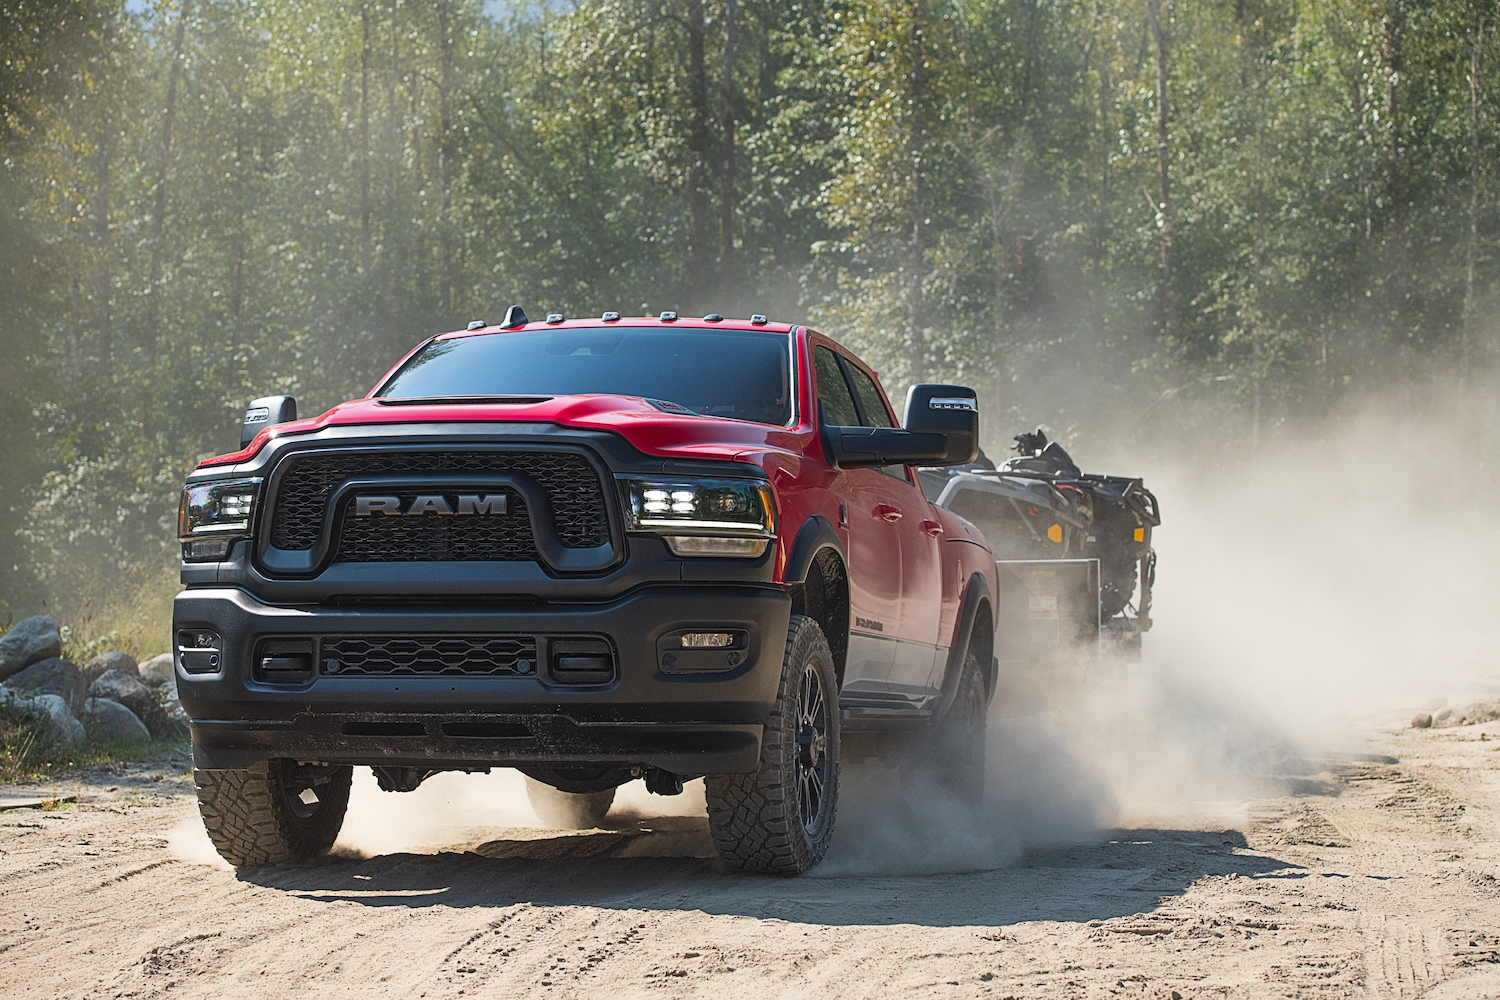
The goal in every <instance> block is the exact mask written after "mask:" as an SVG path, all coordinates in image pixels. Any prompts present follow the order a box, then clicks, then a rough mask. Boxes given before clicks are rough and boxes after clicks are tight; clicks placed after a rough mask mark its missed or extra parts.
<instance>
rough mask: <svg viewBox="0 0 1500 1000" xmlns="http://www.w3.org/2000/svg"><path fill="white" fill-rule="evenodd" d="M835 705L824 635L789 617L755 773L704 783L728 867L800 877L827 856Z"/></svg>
mask: <svg viewBox="0 0 1500 1000" xmlns="http://www.w3.org/2000/svg"><path fill="white" fill-rule="evenodd" d="M838 697H839V696H838V681H837V679H836V676H835V674H834V669H833V654H832V653H831V652H830V651H829V649H828V640H827V639H826V638H825V637H824V636H823V630H822V629H821V628H820V627H819V626H818V623H817V622H816V621H814V620H813V619H811V618H807V617H805V616H803V615H793V616H792V620H791V622H790V624H789V625H788V627H787V637H786V655H785V657H784V658H783V660H782V664H781V682H780V684H779V686H778V688H777V691H776V704H775V706H774V707H773V708H772V709H771V714H770V716H769V717H768V718H767V719H766V722H765V735H764V736H763V737H762V739H761V747H760V767H759V768H758V769H757V770H756V771H755V773H754V774H720V775H710V776H709V777H708V778H707V779H706V780H705V781H704V788H705V792H706V795H707V799H708V826H709V831H710V832H711V833H712V835H713V841H714V848H715V849H716V850H717V851H718V854H719V857H720V858H721V859H722V860H723V862H724V865H725V867H727V868H729V869H730V870H732V871H740V872H750V873H754V874H759V875H801V874H803V873H804V872H806V871H808V870H809V869H810V868H812V867H813V866H814V865H816V864H817V863H818V862H819V861H822V860H823V856H824V855H825V854H827V853H828V845H829V843H830V842H831V841H832V839H833V818H834V813H835V812H836V811H837V808H838V791H839V706H838Z"/></svg>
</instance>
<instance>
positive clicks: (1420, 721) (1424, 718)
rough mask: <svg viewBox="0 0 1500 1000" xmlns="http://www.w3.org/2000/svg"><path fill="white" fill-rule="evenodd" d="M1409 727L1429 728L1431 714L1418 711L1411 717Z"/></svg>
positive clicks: (1430, 725) (1430, 726)
mask: <svg viewBox="0 0 1500 1000" xmlns="http://www.w3.org/2000/svg"><path fill="white" fill-rule="evenodd" d="M1411 727H1412V728H1413V729H1431V728H1432V716H1430V715H1428V714H1427V713H1426V712H1418V713H1417V714H1416V715H1414V716H1412V717H1411Z"/></svg>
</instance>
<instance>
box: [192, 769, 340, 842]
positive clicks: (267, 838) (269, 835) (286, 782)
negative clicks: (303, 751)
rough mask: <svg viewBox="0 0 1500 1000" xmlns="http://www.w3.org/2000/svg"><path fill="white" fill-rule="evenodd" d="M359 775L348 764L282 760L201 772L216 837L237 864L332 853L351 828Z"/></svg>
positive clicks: (207, 825) (204, 808)
mask: <svg viewBox="0 0 1500 1000" xmlns="http://www.w3.org/2000/svg"><path fill="white" fill-rule="evenodd" d="M353 779H354V768H352V767H350V766H349V765H347V764H345V765H325V764H299V763H297V762H296V761H293V760H285V759H280V758H277V759H272V760H263V761H261V762H260V763H258V764H254V765H252V766H250V767H247V768H245V769H243V770H232V771H231V770H223V771H221V770H200V769H196V768H195V769H194V770H193V784H194V785H196V786H197V790H198V812H199V813H200V814H201V815H202V816H203V827H204V829H205V830H207V831H208V839H209V840H211V841H212V842H213V845H214V849H215V850H217V851H218V852H219V856H220V857H222V858H223V859H224V860H225V861H228V862H229V863H230V864H231V865H234V866H235V867H236V868H265V867H272V866H282V865H295V864H300V863H303V862H306V861H310V860H312V859H313V858H317V857H320V856H322V855H324V854H326V853H327V852H328V849H329V848H331V847H332V846H333V842H334V841H335V840H337V839H338V835H339V828H340V827H342V826H343V825H344V812H345V810H346V809H348V807H349V786H350V783H351V782H352V781H353Z"/></svg>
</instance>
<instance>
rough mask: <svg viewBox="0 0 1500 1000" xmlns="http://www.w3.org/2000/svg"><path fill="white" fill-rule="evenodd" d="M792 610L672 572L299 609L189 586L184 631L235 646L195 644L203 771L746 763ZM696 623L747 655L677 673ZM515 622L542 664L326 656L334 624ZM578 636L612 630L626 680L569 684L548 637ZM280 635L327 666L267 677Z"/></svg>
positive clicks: (781, 600)
mask: <svg viewBox="0 0 1500 1000" xmlns="http://www.w3.org/2000/svg"><path fill="white" fill-rule="evenodd" d="M790 614H791V599H790V597H789V595H788V594H787V593H786V592H785V591H784V590H782V589H781V588H778V587H771V586H719V587H715V586H700V587H684V586H680V585H670V584H662V585H651V586H644V587H640V588H638V589H636V590H634V591H631V592H630V593H628V594H626V595H624V596H621V597H619V598H616V599H614V600H611V601H608V602H604V603H597V604H595V603H577V604H564V603H537V604H527V605H505V604H496V605H492V606H483V605H469V606H450V607H442V606H423V607H412V606H397V605H395V604H394V603H393V604H391V605H381V606H371V605H362V606H355V607H337V606H328V605H316V606H300V607H284V606H276V605H268V604H263V603H261V602H259V601H257V600H256V599H255V598H253V597H251V596H250V595H249V594H248V593H246V592H245V591H243V590H239V589H233V588H212V589H210V588H203V589H192V590H186V591H183V592H182V593H180V594H179V595H178V596H177V599H176V601H175V604H174V608H173V618H174V631H175V630H192V629H208V630H212V631H214V632H216V633H218V635H219V636H220V637H221V639H222V646H221V653H220V656H219V662H218V665H217V670H216V671H215V672H213V673H188V672H187V671H186V670H185V669H184V665H183V662H182V661H183V657H182V656H181V653H180V652H179V655H178V657H177V688H178V691H179V693H180V695H181V698H182V704H183V708H184V709H186V711H187V714H188V716H189V717H190V718H191V719H192V737H193V759H194V762H195V763H196V765H197V766H198V767H206V768H243V767H248V766H250V765H251V764H253V763H255V762H257V761H259V760H263V759H266V758H270V757H292V758H296V759H300V760H309V761H320V762H324V763H337V764H365V765H371V766H385V767H399V766H414V767H423V768H431V769H442V768H481V767H491V766H500V767H509V766H518V765H529V764H543V765H589V766H598V765H609V766H623V767H633V766H641V767H655V768H661V769H662V770H665V771H671V772H673V773H675V774H680V775H699V774H734V773H740V774H743V773H749V772H751V771H754V770H755V768H756V764H757V761H758V758H759V754H760V738H761V731H762V724H763V721H764V720H765V718H766V717H767V716H768V715H769V713H770V711H771V708H772V705H773V703H774V702H775V699H776V689H777V685H778V683H779V680H780V675H781V661H782V658H783V655H784V652H785V646H786V628H787V621H788V618H789V616H790ZM683 629H703V630H706V631H735V632H740V633H743V635H744V636H745V642H744V644H743V648H742V649H740V650H738V651H737V653H738V655H737V656H736V657H735V659H736V660H737V661H738V662H736V663H734V664H732V665H731V664H728V662H727V660H726V662H725V663H724V664H716V663H709V662H706V661H703V660H702V659H701V658H700V660H699V662H698V663H696V664H695V665H697V666H700V667H702V666H711V667H720V668H722V669H719V670H717V671H716V672H696V673H687V672H673V671H672V670H670V669H668V666H669V661H668V660H667V659H666V657H665V654H664V652H663V651H664V650H666V649H668V648H670V642H669V639H668V636H669V634H670V633H673V632H676V631H680V630H683ZM502 633H503V634H508V635H526V636H530V637H532V638H533V640H534V641H535V643H536V644H537V648H538V650H541V651H542V652H541V654H540V656H541V660H540V662H539V663H538V664H537V665H536V668H535V669H533V670H531V672H530V673H529V674H528V675H526V676H519V675H500V676H495V675H472V674H454V673H445V674H427V675H413V674H383V675H368V674H367V675H360V676H349V675H336V674H328V673H326V672H325V671H324V670H323V669H321V663H322V661H321V658H320V656H319V655H318V654H317V652H316V651H317V650H318V649H320V644H321V643H322V642H323V640H324V639H325V638H333V637H338V638H349V637H359V636H362V635H363V636H375V635H393V634H429V635H431V634H446V635H454V636H475V635H494V634H502ZM577 637H589V638H591V639H594V640H600V639H602V640H604V641H605V642H606V643H607V644H608V646H609V647H610V649H611V650H612V653H613V659H614V671H613V674H612V676H611V677H610V678H609V679H607V680H604V681H596V682H590V683H582V684H579V683H568V682H566V681H567V678H566V675H564V674H561V673H558V672H554V671H553V670H552V669H551V666H550V664H551V662H552V661H551V660H550V659H549V657H548V654H547V653H546V652H545V651H546V650H547V649H549V648H553V647H552V646H551V645H549V644H552V643H560V642H567V641H571V640H572V639H574V638H577ZM271 640H276V641H288V640H290V641H307V642H310V644H311V648H312V649H313V650H314V656H313V669H312V671H311V676H309V677H307V678H306V679H303V680H296V681H291V682H273V681H271V680H267V679H264V678H261V677H258V676H257V671H256V668H255V664H256V663H257V662H258V661H257V654H258V653H260V652H263V651H264V649H265V643H266V642H268V641H271ZM557 648H562V647H561V646H558V647H557ZM721 655H726V656H727V654H721ZM679 659H682V658H679ZM688 659H691V658H688ZM200 662H201V661H200ZM677 666H678V668H679V670H680V669H681V668H682V666H683V664H681V663H679V664H678V665H677Z"/></svg>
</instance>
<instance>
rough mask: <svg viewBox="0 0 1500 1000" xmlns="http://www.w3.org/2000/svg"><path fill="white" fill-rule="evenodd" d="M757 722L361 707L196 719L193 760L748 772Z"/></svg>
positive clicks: (205, 764) (218, 764) (204, 764)
mask: <svg viewBox="0 0 1500 1000" xmlns="http://www.w3.org/2000/svg"><path fill="white" fill-rule="evenodd" d="M763 728H764V727H762V726H761V725H760V724H758V723H756V724H729V723H691V722H690V723H679V722H672V723H664V722H663V723H616V722H601V723H578V722H574V721H573V720H572V719H569V718H567V717H565V716H560V715H483V716H477V715H474V716H471V715H458V714H452V713H445V714H441V715H416V714H399V715H393V714H374V713H371V714H363V713H361V714H358V715H318V716H316V717H313V716H299V717H297V718H294V719H290V720H284V721H283V720H250V719H196V720H194V721H193V724H192V734H193V762H194V764H195V765H196V766H197V767H200V768H244V767H249V766H250V765H252V764H254V763H256V762H257V761H261V760H265V759H267V758H270V757H292V758H296V759H298V760H316V761H321V762H324V763H329V764H364V765H368V766H372V767H393V766H418V767H432V766H434V765H441V766H445V767H463V766H474V767H489V766H494V767H514V766H515V765H517V764H589V765H601V764H610V765H620V766H631V765H636V764H639V765H643V766H646V767H657V768H661V769H662V770H664V771H670V772H672V773H673V774H749V773H751V772H753V771H754V770H755V769H756V766H757V764H758V762H759V759H760V740H761V733H762V732H763Z"/></svg>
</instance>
